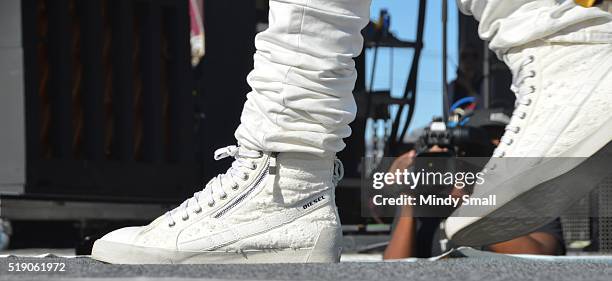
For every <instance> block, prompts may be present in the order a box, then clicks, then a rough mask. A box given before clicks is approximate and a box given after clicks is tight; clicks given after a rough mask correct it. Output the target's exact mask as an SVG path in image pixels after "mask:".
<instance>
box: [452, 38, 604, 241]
mask: <svg viewBox="0 0 612 281" xmlns="http://www.w3.org/2000/svg"><path fill="white" fill-rule="evenodd" d="M504 60H505V62H506V64H507V65H508V66H509V67H510V69H511V70H512V72H513V77H514V79H513V80H514V81H513V85H512V89H513V90H514V92H515V93H516V96H517V101H516V107H515V110H514V113H513V116H512V119H511V122H510V124H509V125H508V126H507V128H506V132H505V134H504V136H503V137H502V139H501V144H500V145H499V146H498V147H497V149H496V150H495V152H494V155H493V158H492V159H491V160H490V162H489V163H488V164H487V166H486V168H485V170H484V172H485V183H484V184H483V185H481V186H476V187H475V189H474V193H473V194H472V197H487V196H488V195H496V197H497V204H496V205H495V206H483V207H468V206H462V207H460V208H459V209H457V210H456V211H455V212H454V213H453V214H452V216H451V217H449V218H448V219H447V220H446V223H445V231H446V234H447V236H448V237H449V238H450V239H451V240H453V242H455V243H456V244H458V245H468V246H481V245H489V244H492V243H496V242H501V241H505V240H509V239H512V238H514V237H517V236H521V235H524V234H527V233H529V232H532V231H533V230H535V229H537V228H538V227H540V226H542V225H544V224H546V223H548V222H549V221H551V220H553V219H555V218H556V217H558V216H559V215H560V214H561V213H562V212H563V211H564V210H565V209H566V208H567V207H570V206H571V204H572V203H573V202H574V201H576V200H579V199H580V198H582V197H583V196H584V195H586V194H587V193H588V192H589V191H591V190H592V188H594V187H595V186H596V184H597V183H598V182H599V181H600V180H602V179H603V178H605V177H606V176H609V175H610V174H611V171H610V169H609V167H610V166H609V164H610V162H612V154H611V153H612V152H611V146H612V145H610V144H609V142H610V140H612V44H583V45H569V44H555V43H544V42H535V43H531V44H529V45H527V46H524V47H521V48H517V49H513V50H510V52H509V53H508V54H507V55H505V57H504ZM553 157H554V158H553ZM604 162H607V163H608V164H607V165H601V164H602V163H604Z"/></svg>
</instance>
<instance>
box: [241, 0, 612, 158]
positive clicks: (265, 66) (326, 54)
mask: <svg viewBox="0 0 612 281" xmlns="http://www.w3.org/2000/svg"><path fill="white" fill-rule="evenodd" d="M458 6H459V7H460V8H461V10H462V11H463V12H465V13H469V14H473V15H474V17H475V18H476V19H477V20H479V21H480V26H479V34H480V36H481V37H482V38H483V39H486V40H490V41H491V44H490V46H491V49H493V50H494V51H496V52H497V53H498V55H499V56H500V57H501V55H503V53H504V52H506V51H507V50H509V49H510V48H513V47H517V46H521V45H524V44H527V43H529V42H532V41H534V40H540V39H548V40H553V41H560V42H568V43H589V42H598V43H603V42H612V28H610V24H606V23H609V22H612V14H610V13H607V12H604V11H602V10H599V9H597V8H591V9H585V8H582V7H578V6H576V5H575V4H574V3H573V1H572V0H566V1H561V0H458ZM369 9H370V0H270V22H269V28H268V29H267V30H265V31H263V32H261V33H259V34H258V35H257V36H256V37H255V47H256V48H257V51H256V53H255V55H254V60H255V64H254V69H253V71H252V72H251V73H250V74H249V76H248V83H249V85H250V86H251V87H252V91H251V92H250V93H248V95H247V98H248V99H247V102H246V103H245V105H244V109H243V112H242V116H241V124H240V126H239V127H238V129H237V130H236V133H235V137H236V139H237V140H238V143H239V144H240V145H243V146H246V147H247V148H250V149H256V150H264V151H275V152H307V153H313V154H317V155H326V154H333V153H335V152H338V151H340V150H342V149H343V148H344V146H345V144H344V142H343V141H342V139H343V138H345V137H348V136H349V135H350V134H351V129H350V127H349V123H350V122H351V121H353V119H354V117H355V114H356V110H357V108H356V105H355V101H354V99H353V94H352V91H353V87H354V84H355V80H356V77H357V73H356V71H355V65H354V62H353V59H352V58H353V57H356V56H357V55H359V53H360V52H361V49H362V45H363V38H362V37H361V34H360V31H361V29H362V28H363V27H364V26H365V25H366V24H367V22H368V20H369ZM415 21H416V19H415Z"/></svg>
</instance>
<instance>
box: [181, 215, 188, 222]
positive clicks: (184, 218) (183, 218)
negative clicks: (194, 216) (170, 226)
mask: <svg viewBox="0 0 612 281" xmlns="http://www.w3.org/2000/svg"><path fill="white" fill-rule="evenodd" d="M181 219H182V220H183V221H186V220H188V219H189V216H184V217H181Z"/></svg>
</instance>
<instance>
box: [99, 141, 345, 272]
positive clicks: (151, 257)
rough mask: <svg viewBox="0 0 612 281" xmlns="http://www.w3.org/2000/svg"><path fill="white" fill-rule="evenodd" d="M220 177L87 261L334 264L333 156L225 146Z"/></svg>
mask: <svg viewBox="0 0 612 281" xmlns="http://www.w3.org/2000/svg"><path fill="white" fill-rule="evenodd" d="M229 156H232V157H234V158H235V161H234V162H233V164H232V167H231V168H229V169H228V171H227V172H226V173H225V174H221V175H218V176H217V177H215V178H213V179H212V180H211V181H210V182H209V183H208V184H207V185H206V187H205V188H204V190H202V191H200V192H197V193H195V194H194V196H193V197H192V198H189V199H187V200H186V201H185V202H183V203H182V204H181V205H180V206H179V207H177V208H175V209H174V210H172V211H170V212H168V213H166V214H165V215H163V216H161V217H159V218H157V219H156V220H154V221H153V222H152V223H150V224H149V225H147V226H142V227H127V228H122V229H119V230H115V231H113V232H111V233H109V234H107V235H105V236H104V237H102V238H101V239H99V240H97V241H96V242H95V244H94V246H93V250H92V255H91V257H92V258H94V259H96V260H100V261H104V262H109V263H123V264H159V263H173V264H174V263H292V262H338V261H339V258H340V250H341V249H340V241H341V237H342V232H341V227H340V221H339V219H338V214H337V209H336V204H335V202H334V187H335V184H336V183H337V181H338V180H340V178H341V177H342V164H341V163H340V161H339V160H337V159H335V157H334V156H329V157H326V158H320V157H318V156H314V155H310V154H305V153H278V154H276V153H269V152H260V151H252V150H248V149H245V148H243V147H236V146H229V147H226V148H222V149H219V150H217V151H216V152H215V159H221V158H225V157H229Z"/></svg>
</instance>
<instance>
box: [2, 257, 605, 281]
mask: <svg viewBox="0 0 612 281" xmlns="http://www.w3.org/2000/svg"><path fill="white" fill-rule="evenodd" d="M470 251H471V250H470ZM470 251H468V252H463V254H461V253H459V254H457V255H455V256H463V257H453V258H446V259H441V260H435V261H434V260H428V259H409V260H405V261H395V262H381V261H378V260H379V259H380V255H346V256H343V262H341V263H338V264H263V265H111V264H104V263H101V262H97V261H94V260H92V259H90V258H87V257H76V258H61V257H57V256H48V257H24V256H14V255H11V256H8V257H7V256H4V257H1V258H0V280H65V279H69V280H76V279H81V280H83V279H84V280H162V279H163V280H186V279H193V278H199V279H204V280H377V281H383V280H453V281H456V280H460V281H467V280H521V281H522V280H561V281H562V280H572V281H575V280H606V281H609V280H612V256H611V257H587V258H584V257H562V258H557V259H550V260H548V259H541V258H537V259H536V258H534V257H529V258H519V257H510V256H504V255H491V254H485V253H482V252H477V251H471V252H470ZM466 256H467V257H466ZM15 263H65V271H63V272H14V271H13V272H9V264H15Z"/></svg>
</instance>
